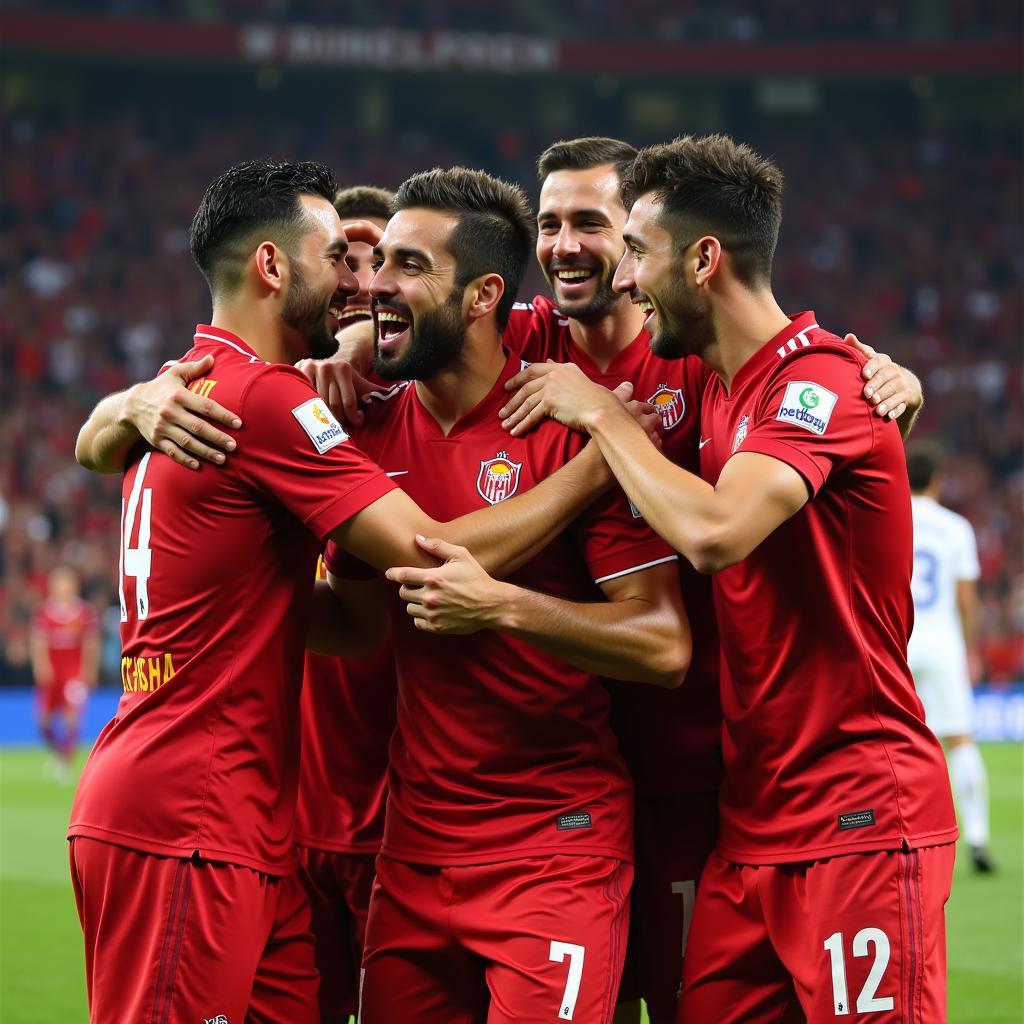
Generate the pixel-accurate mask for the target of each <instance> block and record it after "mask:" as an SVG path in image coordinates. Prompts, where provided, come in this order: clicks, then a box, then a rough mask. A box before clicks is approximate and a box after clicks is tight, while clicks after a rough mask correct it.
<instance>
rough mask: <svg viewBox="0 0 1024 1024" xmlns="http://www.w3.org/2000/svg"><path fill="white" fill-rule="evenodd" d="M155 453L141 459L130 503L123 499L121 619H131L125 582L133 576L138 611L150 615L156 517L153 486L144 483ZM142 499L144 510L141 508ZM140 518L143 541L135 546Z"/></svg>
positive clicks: (145, 615)
mask: <svg viewBox="0 0 1024 1024" xmlns="http://www.w3.org/2000/svg"><path fill="white" fill-rule="evenodd" d="M152 454H153V453H152V452H147V453H146V454H145V455H143V456H142V460H141V461H140V462H139V468H138V469H137V470H136V472H135V480H134V482H133V483H132V489H131V493H130V494H129V495H128V501H127V504H126V503H125V501H124V499H123V498H122V499H121V564H120V570H121V571H120V577H121V578H120V580H119V586H118V592H119V594H120V597H121V621H122V622H127V621H128V606H127V604H126V603H125V599H124V581H125V578H126V577H128V576H130V577H132V579H134V580H135V611H136V613H137V615H138V617H139V618H140V619H145V618H147V617H148V616H149V577H150V576H151V575H152V572H153V552H152V551H150V548H149V534H150V522H151V520H152V516H153V489H152V488H151V487H146V488H143V486H142V482H143V480H144V479H145V476H146V470H147V469H148V468H149V459H150V456H151V455H152ZM140 498H141V510H140ZM136 516H138V517H139V540H138V543H137V544H136V546H135V547H132V533H133V532H134V531H135V518H136Z"/></svg>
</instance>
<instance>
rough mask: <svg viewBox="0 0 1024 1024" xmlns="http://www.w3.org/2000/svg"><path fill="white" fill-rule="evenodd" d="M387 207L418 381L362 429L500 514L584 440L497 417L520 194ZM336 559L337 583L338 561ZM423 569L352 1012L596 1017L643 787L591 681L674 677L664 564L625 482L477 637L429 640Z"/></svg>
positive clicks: (401, 622) (509, 596)
mask: <svg viewBox="0 0 1024 1024" xmlns="http://www.w3.org/2000/svg"><path fill="white" fill-rule="evenodd" d="M395 209H396V212H395V215H394V216H393V217H392V219H391V221H390V222H389V224H388V227H387V229H386V231H385V232H384V236H383V238H382V239H381V242H380V246H379V250H378V256H379V261H380V265H379V269H378V271H377V274H376V276H375V278H374V280H373V284H372V285H371V292H372V294H373V296H374V316H375V319H376V322H377V328H378V340H377V343H376V358H375V370H376V372H378V373H380V374H382V375H384V376H387V377H390V378H393V379H395V380H397V381H404V380H410V379H411V380H412V381H413V383H412V384H410V385H409V386H407V387H398V388H396V389H395V391H394V392H393V394H392V395H391V396H390V397H388V398H386V399H384V400H382V401H378V402H374V403H371V405H370V406H369V407H368V409H367V422H366V424H365V425H364V426H363V427H362V428H360V429H359V430H358V431H357V433H356V434H355V437H356V439H357V441H358V443H359V444H360V446H361V447H363V449H364V450H365V451H366V452H367V453H368V454H369V455H370V456H371V457H373V458H374V459H376V460H377V461H379V462H380V464H381V465H382V466H383V467H384V468H385V469H386V470H387V471H388V472H389V473H392V474H394V477H395V479H397V480H398V481H399V482H400V483H401V486H402V487H403V489H405V490H407V491H408V493H409V494H410V496H412V497H413V498H415V499H416V500H417V501H418V502H421V503H424V504H425V506H426V507H427V508H432V509H435V510H436V511H437V512H441V510H444V512H445V515H447V514H448V513H449V512H450V513H453V514H454V513H456V510H458V511H469V510H471V509H476V508H481V507H487V506H488V505H492V504H496V505H500V504H502V503H504V502H505V501H507V500H509V499H510V498H511V497H512V496H513V495H515V494H517V493H521V492H522V491H523V490H524V489H526V488H530V487H532V486H534V485H535V484H536V483H537V482H538V481H540V480H543V479H544V478H545V477H547V476H549V475H550V474H551V473H552V472H554V471H555V470H557V468H558V467H559V466H561V465H562V463H563V462H564V461H565V460H566V459H567V458H569V457H570V456H571V455H572V454H573V453H574V452H575V450H576V448H577V447H578V445H579V443H580V438H579V437H578V435H574V434H572V433H571V432H566V431H565V430H564V428H559V427H556V426H555V425H554V424H547V425H545V427H546V428H548V429H545V427H542V428H541V429H540V430H538V431H535V432H533V433H531V434H530V435H529V436H528V437H525V438H521V439H517V440H516V441H514V442H512V443H509V438H508V436H507V434H505V433H504V431H503V430H502V429H501V424H500V421H499V418H498V416H497V410H498V408H499V407H500V405H501V404H502V402H503V401H504V400H505V391H504V382H505V381H506V380H508V379H510V378H511V377H512V376H513V375H514V374H516V373H517V372H518V371H519V369H520V368H521V366H522V361H521V359H520V358H519V357H518V356H516V355H514V354H512V353H510V352H508V351H507V350H505V349H503V348H502V345H501V340H500V331H501V329H502V328H503V327H504V325H505V321H506V318H507V317H508V314H509V311H510V309H511V306H512V298H513V295H514V291H515V288H516V287H517V286H518V283H519V281H520V280H521V278H522V275H523V273H524V271H525V268H526V264H527V262H528V260H529V251H530V245H531V242H532V237H531V236H532V224H531V217H530V211H529V207H528V205H527V203H526V201H525V198H524V197H523V195H522V193H521V191H520V190H519V189H517V188H514V187H513V186H510V185H507V184H506V183H504V182H501V181H498V180H496V179H493V178H491V177H489V176H488V175H485V174H483V173H482V172H478V171H467V170H463V169H459V168H456V169H453V170H451V171H431V172H428V173H425V174H420V175H416V176H414V177H413V178H411V179H409V180H408V181H407V182H405V183H404V184H403V185H402V186H401V188H400V189H399V190H398V193H397V197H396V203H395ZM551 427H555V429H554V430H551V429H549V428H551ZM431 550H434V551H438V550H439V551H440V553H443V554H445V555H446V557H447V560H448V567H449V569H452V568H457V569H458V571H459V572H460V574H461V576H460V578H461V579H462V581H463V585H464V586H465V587H467V588H472V587H473V585H474V582H475V581H477V580H479V579H480V578H481V576H482V570H481V568H480V566H479V564H478V563H477V561H476V560H475V559H473V558H472V556H470V555H469V554H468V552H466V551H464V550H462V549H458V548H452V547H449V546H444V547H442V548H441V549H437V548H434V547H432V548H431ZM328 566H329V568H331V570H332V571H333V572H336V573H339V574H341V573H344V572H345V566H344V565H343V564H335V563H333V562H332V558H331V555H330V552H329V553H328ZM413 572H414V571H413V570H412V569H411V568H407V569H403V570H402V571H401V572H399V573H397V574H389V578H391V579H394V580H397V581H400V582H402V583H403V587H402V589H401V590H400V591H399V593H398V594H392V604H391V611H392V628H393V631H394V648H395V656H396V660H397V666H398V678H399V701H398V728H397V730H396V732H395V737H394V739H393V741H392V745H391V759H390V760H391V767H390V772H389V795H388V813H387V822H386V825H385V834H384V843H383V847H382V851H381V856H380V858H379V859H378V862H377V881H376V882H375V885H374V893H373V898H372V901H371V906H370V920H369V924H368V926H367V935H366V953H365V958H364V965H363V966H364V971H365V978H364V983H363V994H362V1006H361V1019H362V1020H363V1021H364V1024H377V1022H392V1021H398V1020H415V1021H417V1022H422V1024H429V1022H437V1024H442V1022H443V1024H458V1022H465V1024H470V1022H483V1021H488V1022H498V1021H513V1020H515V1021H533V1020H546V1019H551V1020H556V1019H564V1020H572V1019H576V1020H586V1021H594V1022H607V1021H609V1020H610V1018H611V1014H612V1010H613V1006H614V999H615V991H616V988H617V985H618V979H619V972H620V970H621V964H622V956H623V954H624V948H625V937H626V927H627V915H628V892H629V886H630V881H631V878H632V786H631V784H630V781H629V778H628V775H627V773H626V770H625V766H624V765H623V763H622V761H621V759H620V757H619V755H618V753H617V750H616V742H615V737H614V734H613V732H612V730H611V727H610V725H609V722H608V697H607V693H606V692H605V690H604V689H603V687H602V686H601V685H600V684H599V682H598V680H597V678H596V676H595V673H596V672H597V671H603V672H604V673H605V674H610V675H615V676H617V677H619V678H623V679H630V680H642V681H646V682H650V683H657V684H660V685H667V686H673V685H677V684H678V682H679V681H680V679H681V676H682V673H683V671H684V670H685V664H686V659H687V657H688V647H689V636H688V630H687V627H686V622H685V617H684V614H683V612H682V607H681V602H680V599H679V594H678V587H677V584H676V569H675V565H674V561H673V560H672V559H671V557H670V556H668V552H667V551H666V550H665V549H664V548H662V547H660V545H659V544H656V543H652V537H651V535H650V533H649V531H648V530H647V527H646V526H645V524H643V523H642V521H641V520H639V519H637V518H635V517H634V515H633V514H632V512H631V511H630V509H629V507H628V505H627V503H626V502H625V500H624V498H623V496H622V495H621V494H619V495H618V496H617V497H610V498H608V499H607V500H604V501H602V502H600V503H599V504H598V505H597V506H596V507H595V508H592V509H590V510H588V512H587V514H586V515H585V516H583V517H581V519H580V520H579V521H578V522H577V523H575V524H574V525H573V527H572V528H571V529H570V530H569V531H566V532H565V533H563V534H562V535H560V536H554V535H553V536H552V539H551V543H550V544H549V545H548V547H547V548H546V549H545V550H544V551H543V552H541V553H540V554H539V555H538V556H537V557H536V558H535V559H533V560H532V561H530V562H529V563H527V564H526V565H524V566H523V567H522V568H521V569H520V570H519V571H518V572H517V573H516V574H515V575H514V576H513V577H511V578H510V579H509V581H508V582H507V583H506V584H505V585H504V589H503V590H502V592H501V593H500V595H496V596H495V600H494V601H493V602H491V603H490V604H489V606H488V608H487V610H486V611H484V610H483V609H479V608H478V609H477V610H478V611H479V612H481V614H484V615H486V616H487V621H486V623H485V625H486V626H487V627H488V628H487V629H486V630H485V631H479V632H477V630H479V626H480V624H479V623H478V624H477V625H476V626H475V627H474V635H472V636H468V635H467V636H459V637H436V636H432V635H431V630H430V628H429V626H427V624H426V622H425V621H424V620H423V619H422V618H420V617H419V616H418V614H417V609H418V605H417V603H416V601H415V596H416V594H417V592H418V590H419V586H420V582H421V580H420V578H419V577H416V576H415V575H414V574H413ZM402 599H411V600H412V604H411V605H410V606H409V608H410V609H411V610H412V615H410V614H408V613H407V611H406V606H405V605H404V604H403V603H402Z"/></svg>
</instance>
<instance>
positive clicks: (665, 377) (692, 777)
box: [503, 295, 722, 797]
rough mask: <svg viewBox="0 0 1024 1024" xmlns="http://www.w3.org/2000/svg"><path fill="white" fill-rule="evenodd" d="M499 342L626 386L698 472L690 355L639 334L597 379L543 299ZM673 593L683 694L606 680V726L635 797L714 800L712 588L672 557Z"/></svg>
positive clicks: (699, 373)
mask: <svg viewBox="0 0 1024 1024" xmlns="http://www.w3.org/2000/svg"><path fill="white" fill-rule="evenodd" d="M503 340H504V341H505V343H506V345H507V346H508V347H509V348H510V349H511V350H512V351H513V352H516V353H517V354H518V355H520V356H521V357H522V358H523V359H524V360H525V361H526V362H529V363H542V362H544V361H545V360H547V359H554V360H555V361H556V362H559V363H569V362H571V363H575V364H576V365H577V366H579V368H580V369H581V370H582V371H583V372H584V373H585V374H586V375H587V376H588V377H589V378H590V379H591V380H593V381H596V382H597V383H598V384H602V385H604V386H605V387H606V388H614V387H616V386H617V385H618V384H621V383H622V382H623V381H627V380H628V381H629V382H630V383H632V384H633V388H634V390H633V397H634V398H637V399H641V400H643V401H646V402H650V403H651V404H652V405H653V406H654V407H655V408H656V409H657V410H658V411H659V412H660V414H661V435H662V439H663V443H664V449H663V450H664V453H665V455H666V456H667V457H668V458H670V459H671V460H672V461H673V462H675V463H676V464H677V465H679V466H682V467H683V468H684V469H688V470H690V472H692V473H697V472H699V471H700V470H699V466H700V458H699V445H700V409H701V398H702V396H703V394H704V388H705V387H706V386H707V382H708V379H709V378H710V375H711V371H710V369H709V368H708V367H707V365H706V364H705V363H704V362H703V361H702V360H700V359H698V358H697V357H696V356H688V357H686V358H685V359H661V358H659V357H658V356H656V355H654V354H653V353H652V352H651V347H650V336H649V335H648V333H647V332H646V331H641V332H640V333H639V334H638V335H637V336H636V337H635V338H634V339H633V341H632V342H630V344H629V345H628V346H627V347H626V348H624V349H623V350H622V351H621V352H620V353H619V354H618V355H617V356H616V357H615V359H614V360H613V361H612V363H611V364H610V365H609V366H608V368H607V369H606V370H604V371H603V372H602V371H601V370H600V369H599V368H598V367H597V366H596V365H595V363H594V362H593V360H592V359H591V358H590V357H589V356H588V355H587V353H586V352H584V351H583V349H581V348H580V347H579V345H577V344H576V342H575V341H573V339H572V335H571V334H570V333H569V321H568V319H567V318H566V317H564V316H563V315H562V314H561V313H560V312H559V311H558V309H556V308H555V305H554V303H553V302H552V301H551V300H550V299H547V298H545V297H544V296H542V295H538V296H537V297H536V298H535V299H534V300H533V302H532V303H529V304H524V303H517V304H516V306H515V307H514V308H513V310H512V315H511V317H510V319H509V325H508V328H507V329H506V331H505V334H504V336H503ZM679 587H680V590H681V591H682V594H683V601H684V603H685V604H686V612H687V615H688V616H689V618H690V630H691V632H692V634H693V657H692V659H691V662H690V670H689V672H688V673H687V675H686V679H685V681H684V682H683V685H682V686H681V687H679V689H678V690H665V689H662V688H661V687H656V686H632V685H630V684H629V683H619V682H617V681H615V680H608V681H607V685H608V686H609V688H610V690H611V693H612V724H613V726H614V727H615V731H616V733H617V734H618V737H619V743H620V746H621V748H622V753H623V756H624V757H625V759H626V764H627V765H628V767H629V771H630V774H631V775H632V776H633V781H634V783H635V784H636V788H637V793H639V794H640V795H642V796H655V797H656V796H678V795H683V794H687V793H714V792H717V790H718V785H719V783H720V782H721V779H722V755H721V747H722V708H721V702H720V700H719V692H718V688H719V683H718V675H719V661H720V658H721V651H720V647H719V642H718V627H717V625H716V624H715V614H714V608H713V603H712V597H711V579H710V577H708V576H705V575H702V574H701V573H699V572H697V571H696V570H695V569H694V568H693V566H692V565H690V563H689V562H688V561H686V559H685V558H680V559H679Z"/></svg>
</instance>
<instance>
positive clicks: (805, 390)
mask: <svg viewBox="0 0 1024 1024" xmlns="http://www.w3.org/2000/svg"><path fill="white" fill-rule="evenodd" d="M837 401H839V396H838V395H837V394H836V393H835V392H834V391H829V389H828V388H823V387H822V386H821V385H820V384H815V383H813V382H812V381H809V380H791V381H790V382H789V383H788V384H787V385H786V393H785V395H783V396H782V405H781V406H780V407H779V411H778V413H777V414H776V416H775V418H776V419H777V420H782V422H783V423H793V424H795V425H796V426H798V427H803V428H804V430H809V431H810V432H811V433H812V434H819V435H821V434H824V433H825V429H826V428H827V427H828V421H829V420H830V419H831V418H832V410H833V409H835V407H836V402H837Z"/></svg>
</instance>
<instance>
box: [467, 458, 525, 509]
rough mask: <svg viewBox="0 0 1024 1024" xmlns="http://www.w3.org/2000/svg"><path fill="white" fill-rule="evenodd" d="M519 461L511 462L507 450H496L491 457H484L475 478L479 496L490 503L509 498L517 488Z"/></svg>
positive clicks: (520, 467) (520, 466)
mask: <svg viewBox="0 0 1024 1024" xmlns="http://www.w3.org/2000/svg"><path fill="white" fill-rule="evenodd" d="M522 468H523V464H522V463H521V462H513V461H512V460H511V459H510V458H509V454H508V452H498V454H497V455H496V456H495V457H494V458H493V459H485V460H484V461H483V462H481V463H480V473H479V474H478V476H477V478H476V489H477V491H478V492H479V493H480V497H481V498H483V499H484V501H486V502H487V503H488V504H490V505H497V504H498V502H499V501H504V500H505V499H506V498H511V497H512V495H513V494H515V493H516V491H517V490H518V489H519V471H520V470H521V469H522Z"/></svg>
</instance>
